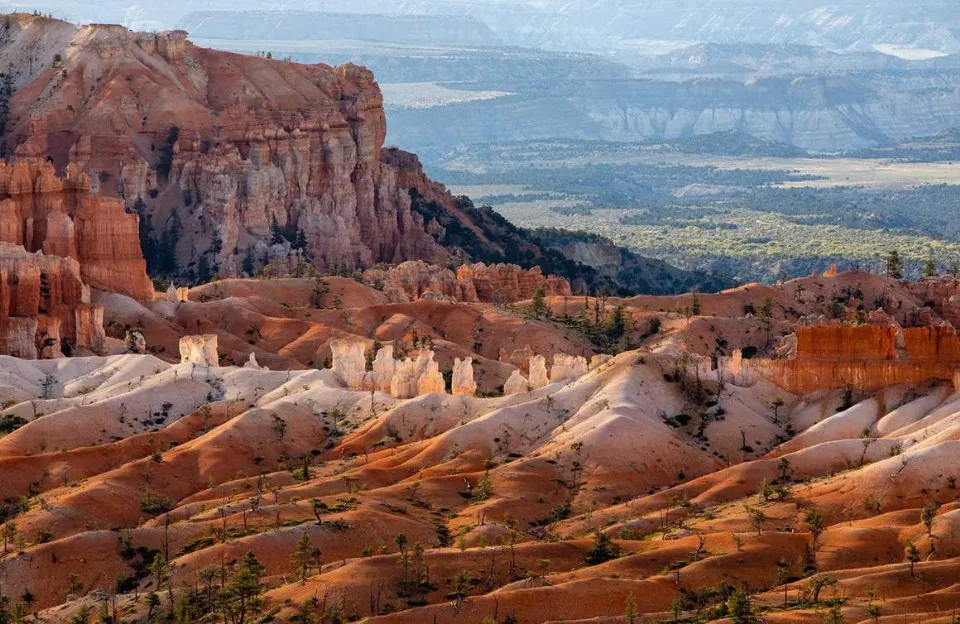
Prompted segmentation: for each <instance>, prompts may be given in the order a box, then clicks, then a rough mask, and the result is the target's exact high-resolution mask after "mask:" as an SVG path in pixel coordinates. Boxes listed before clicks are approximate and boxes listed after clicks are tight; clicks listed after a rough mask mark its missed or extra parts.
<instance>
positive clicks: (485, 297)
mask: <svg viewBox="0 0 960 624" xmlns="http://www.w3.org/2000/svg"><path fill="white" fill-rule="evenodd" d="M457 281H459V282H461V283H471V284H473V288H474V290H476V293H477V297H478V299H479V300H480V301H490V302H512V301H522V300H524V299H530V298H531V297H533V295H534V293H536V291H537V289H538V288H541V287H542V288H543V289H544V291H545V293H546V295H547V296H563V295H572V294H573V291H572V290H571V289H570V283H569V282H568V281H567V280H565V279H563V278H560V277H555V276H553V275H548V276H544V275H543V273H542V272H541V271H540V267H533V268H532V269H529V270H525V269H522V268H520V267H518V266H517V265H515V264H494V265H490V266H487V265H485V264H479V263H478V264H467V265H463V266H461V267H460V268H458V269H457Z"/></svg>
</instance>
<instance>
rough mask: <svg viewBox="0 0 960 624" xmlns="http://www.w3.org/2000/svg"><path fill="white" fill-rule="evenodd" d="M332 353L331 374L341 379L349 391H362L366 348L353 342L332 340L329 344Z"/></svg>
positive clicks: (365, 369) (365, 373)
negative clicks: (333, 373)
mask: <svg viewBox="0 0 960 624" xmlns="http://www.w3.org/2000/svg"><path fill="white" fill-rule="evenodd" d="M330 350H331V351H332V352H333V372H335V373H336V374H337V375H339V376H340V378H341V379H343V382H344V383H345V384H346V386H347V387H348V388H350V389H351V390H363V389H364V382H365V379H366V376H367V357H366V350H367V347H366V345H365V344H364V343H362V342H359V341H354V340H334V341H333V342H331V343H330Z"/></svg>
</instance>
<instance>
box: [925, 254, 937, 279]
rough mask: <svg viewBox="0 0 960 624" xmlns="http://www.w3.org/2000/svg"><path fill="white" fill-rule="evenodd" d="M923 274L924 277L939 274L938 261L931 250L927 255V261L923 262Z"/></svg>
mask: <svg viewBox="0 0 960 624" xmlns="http://www.w3.org/2000/svg"><path fill="white" fill-rule="evenodd" d="M923 276H924V277H936V276H937V263H936V262H934V261H933V253H932V252H931V253H930V255H929V256H927V261H926V262H925V263H924V264H923Z"/></svg>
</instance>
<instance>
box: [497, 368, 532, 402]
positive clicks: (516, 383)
mask: <svg viewBox="0 0 960 624" xmlns="http://www.w3.org/2000/svg"><path fill="white" fill-rule="evenodd" d="M524 392H530V382H529V381H527V378H526V377H524V376H523V373H521V372H520V371H519V370H514V371H513V373H512V374H511V375H510V378H509V379H507V382H506V383H505V384H503V394H504V395H505V396H511V395H514V394H523V393H524Z"/></svg>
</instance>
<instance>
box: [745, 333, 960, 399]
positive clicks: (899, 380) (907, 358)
mask: <svg viewBox="0 0 960 624" xmlns="http://www.w3.org/2000/svg"><path fill="white" fill-rule="evenodd" d="M958 367H960V338H958V336H957V330H956V329H955V328H953V327H952V326H950V325H947V324H942V325H934V326H928V327H907V328H902V329H901V328H900V327H899V326H898V325H896V324H889V323H888V324H884V325H860V326H852V325H840V324H835V325H820V326H812V327H801V328H798V329H797V332H796V351H795V356H794V357H793V359H788V360H757V361H753V360H750V361H743V362H742V370H748V371H749V372H750V373H751V374H758V375H762V376H764V377H766V378H768V379H771V380H772V381H773V382H774V383H776V384H778V385H780V386H782V387H784V388H787V389H788V390H790V391H791V392H793V393H795V394H806V393H810V392H815V391H818V390H824V389H830V388H843V387H846V386H849V387H853V388H855V389H857V390H862V391H866V392H871V391H875V390H879V389H881V388H885V387H888V386H893V385H897V384H908V385H916V384H921V383H924V382H926V381H929V380H932V379H942V380H952V379H953V376H954V371H955V370H956V369H957V368H958Z"/></svg>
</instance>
